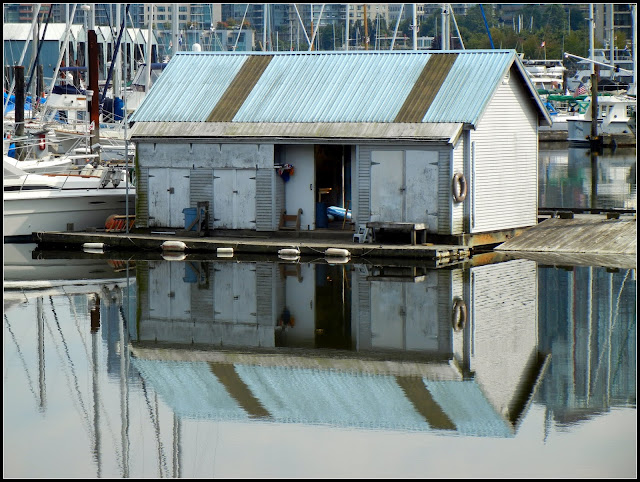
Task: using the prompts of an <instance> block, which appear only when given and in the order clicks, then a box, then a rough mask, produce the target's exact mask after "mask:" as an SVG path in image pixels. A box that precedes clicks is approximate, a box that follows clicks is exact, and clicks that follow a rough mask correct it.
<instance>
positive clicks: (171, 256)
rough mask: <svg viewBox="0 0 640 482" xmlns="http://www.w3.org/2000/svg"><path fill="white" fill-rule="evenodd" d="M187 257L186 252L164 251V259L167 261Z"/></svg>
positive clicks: (182, 259) (181, 259)
mask: <svg viewBox="0 0 640 482" xmlns="http://www.w3.org/2000/svg"><path fill="white" fill-rule="evenodd" d="M186 257H187V255H186V254H184V253H178V252H173V253H172V252H168V253H162V259H164V260H166V261H184V260H185V259H186Z"/></svg>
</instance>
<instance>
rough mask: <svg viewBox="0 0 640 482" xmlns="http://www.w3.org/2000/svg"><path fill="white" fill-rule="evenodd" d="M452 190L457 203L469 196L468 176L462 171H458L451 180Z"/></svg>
mask: <svg viewBox="0 0 640 482" xmlns="http://www.w3.org/2000/svg"><path fill="white" fill-rule="evenodd" d="M451 190H452V191H453V200H454V201H455V202H457V203H459V202H462V201H464V200H465V198H466V197H467V178H465V177H464V174H462V173H461V172H456V173H455V174H454V175H453V180H452V181H451Z"/></svg>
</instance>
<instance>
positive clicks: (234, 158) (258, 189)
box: [136, 140, 284, 231]
mask: <svg viewBox="0 0 640 482" xmlns="http://www.w3.org/2000/svg"><path fill="white" fill-rule="evenodd" d="M137 157H138V161H137V163H138V179H137V193H136V195H137V200H136V226H137V227H141V228H147V227H153V226H157V227H174V228H179V227H184V216H183V215H182V214H181V211H182V209H184V208H186V207H196V206H197V203H198V202H199V201H209V212H210V216H209V227H210V228H216V227H233V228H237V229H256V230H259V231H270V230H275V229H276V228H277V222H278V217H277V216H278V215H277V214H276V209H277V206H275V202H276V201H275V200H274V196H275V192H274V190H275V187H276V183H275V182H274V172H273V166H274V146H273V144H220V143H213V142H210V141H209V142H206V141H201V142H192V141H184V140H177V141H175V142H165V141H163V142H151V141H139V142H138V143H137ZM169 169H171V170H185V173H186V176H187V177H189V182H188V186H187V187H185V186H182V187H180V189H178V190H175V189H174V194H173V195H172V194H169V193H168V192H167V193H166V194H165V193H164V192H165V191H166V190H165V189H164V187H163V186H160V187H158V186H156V187H155V188H154V189H155V191H157V192H154V196H155V197H156V198H158V199H155V201H154V200H153V199H151V198H150V186H149V176H150V170H151V171H152V172H151V173H152V174H154V175H156V176H157V175H158V174H159V173H163V172H165V170H169ZM172 172H177V171H172ZM216 172H217V173H218V174H216ZM221 176H222V177H224V178H225V180H226V181H228V182H225V185H224V186H219V187H218V189H217V190H216V187H215V182H214V181H215V179H220V177H221ZM170 177H171V178H173V177H172V176H170ZM156 181H162V180H160V179H156ZM166 182H169V179H167V180H166ZM220 182H221V181H219V183H218V184H220ZM167 187H171V186H168V185H167ZM225 189H226V190H227V191H230V193H225V192H223V191H224V190H225ZM231 194H233V195H231ZM169 196H173V197H174V198H175V199H172V198H170V197H169ZM221 196H222V199H224V200H225V201H227V202H226V204H225V202H221V201H220V199H221ZM160 197H162V198H163V199H159V198H160ZM178 198H180V199H179V201H180V203H181V204H180V205H178V204H177V203H176V202H175V201H176V200H177V199H178ZM216 200H217V202H216ZM171 201H174V202H171ZM154 202H155V204H156V205H157V204H158V203H160V205H162V206H168V207H169V208H170V209H172V210H173V211H175V212H174V213H173V215H172V216H171V222H170V224H172V226H166V225H165V224H166V223H163V222H160V223H158V221H157V220H156V217H157V216H158V215H159V214H160V213H154V212H153V211H154V209H156V208H154V207H153V206H152V204H153V203H154ZM278 202H281V203H282V202H284V201H283V200H282V199H280V200H279V201H278ZM173 205H175V206H173ZM172 206H173V207H172ZM156 210H157V209H156ZM163 211H166V209H165V208H163ZM239 213H241V214H242V216H241V217H239V218H238V219H239V221H238V222H237V223H236V224H235V225H233V226H232V225H231V224H232V223H230V222H229V219H235V218H236V217H238V216H240V215H239ZM178 214H179V215H178ZM164 216H165V217H166V214H165V215H164ZM161 217H162V216H161ZM216 219H223V220H225V221H224V222H223V223H219V225H216V224H215V220H216Z"/></svg>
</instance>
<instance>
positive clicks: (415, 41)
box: [413, 3, 418, 50]
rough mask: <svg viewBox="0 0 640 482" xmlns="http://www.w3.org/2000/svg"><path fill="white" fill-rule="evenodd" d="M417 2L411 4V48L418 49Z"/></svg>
mask: <svg viewBox="0 0 640 482" xmlns="http://www.w3.org/2000/svg"><path fill="white" fill-rule="evenodd" d="M417 5H418V4H417V3H414V4H413V50H418V12H417Z"/></svg>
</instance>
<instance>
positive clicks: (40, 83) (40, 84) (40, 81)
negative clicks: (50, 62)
mask: <svg viewBox="0 0 640 482" xmlns="http://www.w3.org/2000/svg"><path fill="white" fill-rule="evenodd" d="M36 82H37V83H36V95H37V96H38V102H40V98H41V97H42V95H43V94H44V65H42V64H38V76H37V77H36Z"/></svg>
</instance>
